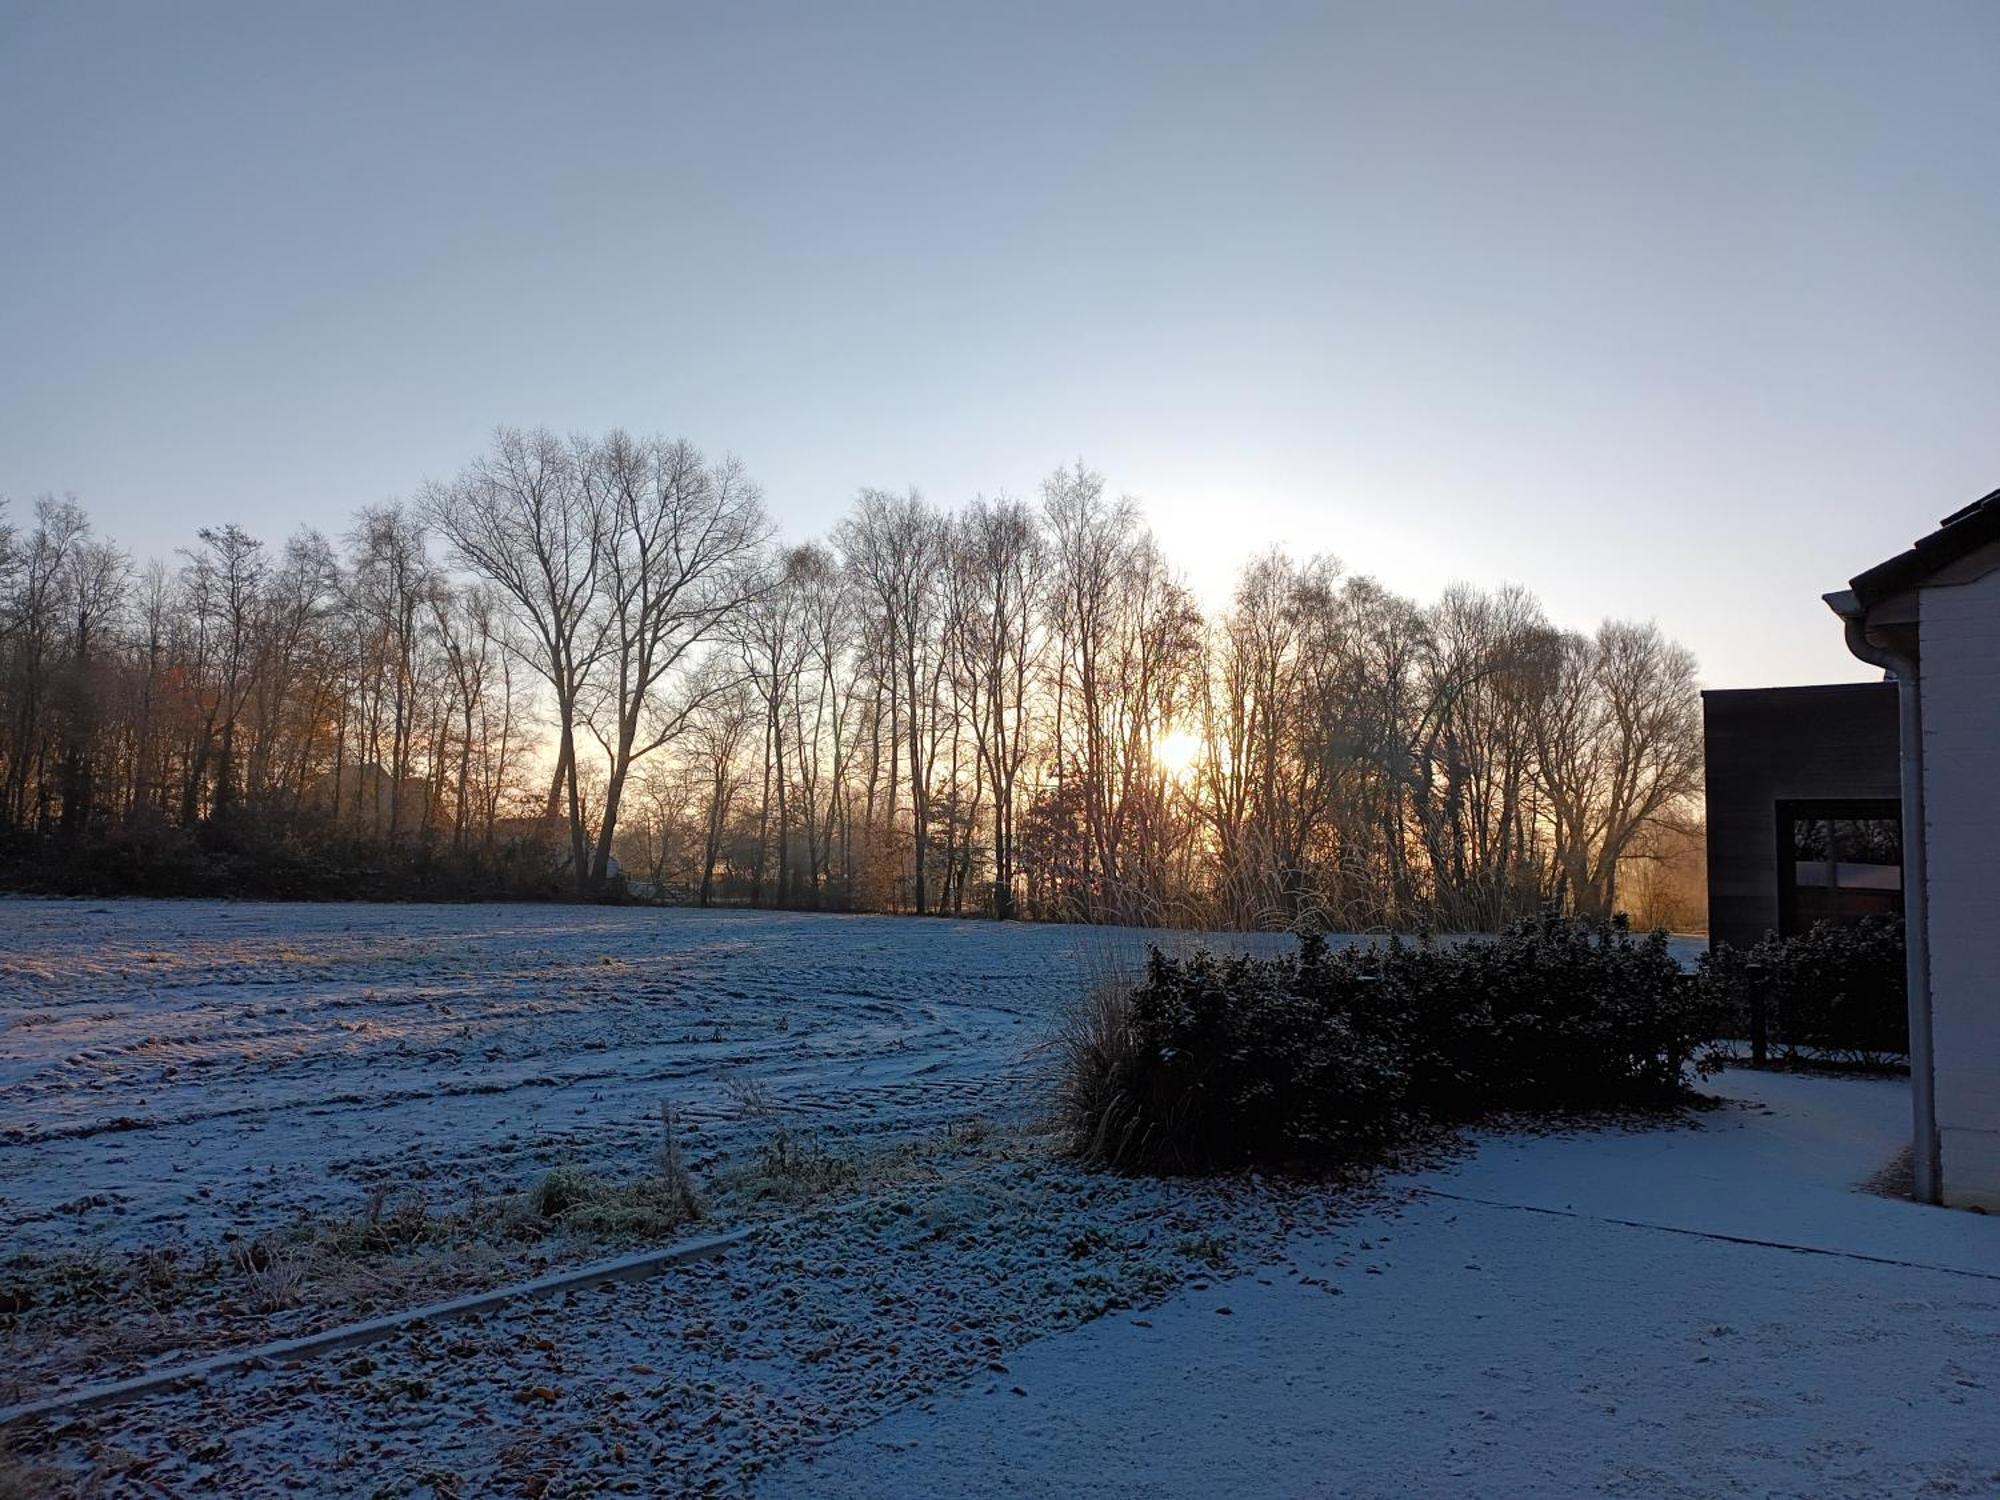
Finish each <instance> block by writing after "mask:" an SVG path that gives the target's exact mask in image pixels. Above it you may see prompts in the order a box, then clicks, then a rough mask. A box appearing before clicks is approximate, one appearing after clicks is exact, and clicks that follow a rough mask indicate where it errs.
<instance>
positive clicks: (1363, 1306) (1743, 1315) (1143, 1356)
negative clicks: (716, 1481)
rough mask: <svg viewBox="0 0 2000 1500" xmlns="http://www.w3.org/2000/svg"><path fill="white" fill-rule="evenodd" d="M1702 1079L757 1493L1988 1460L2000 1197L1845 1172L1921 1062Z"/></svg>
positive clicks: (1813, 1487)
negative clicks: (1692, 1123)
mask: <svg viewBox="0 0 2000 1500" xmlns="http://www.w3.org/2000/svg"><path fill="white" fill-rule="evenodd" d="M1715 1091H1716V1092H1717V1093H1719V1094H1721V1095H1723V1096H1724V1097H1725V1098H1727V1099H1729V1100H1731V1101H1732V1103H1733V1105H1734V1107H1731V1108H1726V1109H1724V1110H1722V1111H1720V1112H1718V1113H1716V1114H1714V1115H1711V1116H1707V1117H1705V1118H1704V1119H1703V1120H1702V1121H1701V1124H1700V1126H1699V1128H1697V1129H1695V1130H1691V1131H1661V1132H1640V1133H1620V1132H1604V1133H1594V1134H1589V1135H1583V1136H1576V1137H1567V1138H1551V1137H1513V1138H1508V1137H1501V1138H1498V1139H1493V1140H1489V1141H1487V1142H1485V1143H1484V1144H1483V1145H1482V1146H1481V1148H1480V1149H1479V1151H1478V1152H1477V1153H1476V1154H1475V1155H1473V1156H1472V1157H1471V1158H1470V1159H1469V1160H1467V1161H1465V1162H1463V1163H1460V1164H1458V1165H1455V1166H1453V1167H1451V1168H1448V1169H1443V1170H1434V1171H1429V1172H1424V1173H1419V1174H1415V1175H1411V1176H1407V1177H1404V1178H1401V1179H1398V1180H1397V1181H1395V1182H1394V1183H1392V1184H1390V1190H1391V1191H1392V1192H1394V1193H1395V1194H1396V1195H1397V1196H1398V1197H1399V1198H1400V1199H1401V1202H1400V1205H1399V1207H1398V1208H1397V1209H1396V1211H1394V1212H1377V1213H1372V1214H1369V1215H1366V1216H1364V1217H1361V1218H1359V1219H1356V1220H1354V1221H1353V1222H1351V1223H1349V1224H1346V1225H1343V1226H1340V1227H1339V1228H1337V1229H1335V1230H1332V1231H1329V1232H1324V1233H1317V1234H1312V1235H1309V1236H1303V1237H1297V1238H1294V1239H1292V1240H1291V1241H1290V1242H1289V1243H1288V1245H1287V1249H1286V1255H1285V1259H1284V1260H1283V1262H1282V1264H1281V1265H1279V1266H1277V1267H1275V1268H1273V1269H1272V1270H1270V1271H1266V1272H1261V1273H1257V1274H1252V1275H1245V1276H1240V1277H1237V1278H1235V1279H1233V1280H1230V1281H1227V1282H1222V1283H1218V1284H1216V1285H1214V1286H1211V1287H1208V1288H1206V1289H1204V1290H1202V1291H1201V1292H1199V1293H1195V1292H1183V1293H1181V1294H1179V1295H1177V1296H1176V1297H1174V1298H1173V1299H1171V1300H1170V1301H1169V1302H1168V1303H1166V1305H1164V1306H1162V1307H1160V1308H1157V1309H1155V1310H1153V1311H1151V1312H1149V1313H1146V1314H1145V1315H1144V1316H1143V1317H1138V1316H1124V1317H1114V1318H1107V1319H1105V1320H1103V1321H1101V1322H1097V1323H1094V1324H1092V1325H1090V1326H1088V1327H1086V1328H1082V1329H1079V1330H1076V1331H1074V1332H1072V1333H1068V1334H1065V1335H1063V1336H1060V1337H1057V1338H1052V1339H1048V1340H1044V1341H1042V1342H1041V1343H1039V1344H1036V1345H1035V1346H1033V1347H1032V1348H1030V1349H1027V1350H1024V1351H1022V1352H1021V1353H1020V1354H1018V1355H1017V1356H1015V1357H1014V1358H1013V1359H1012V1360H1011V1361H1010V1362H1009V1363H1010V1370H1009V1374H1008V1375H1007V1376H1006V1377H1005V1378H1004V1379H1000V1380H992V1381H985V1382H975V1383H974V1384H973V1385H971V1386H969V1387H966V1388H964V1389H962V1390H961V1391H959V1392H958V1393H956V1394H954V1395H953V1397H952V1398H951V1399H950V1400H949V1401H947V1402H944V1403H942V1404H940V1405H939V1406H938V1407H937V1408H936V1409H935V1410H933V1411H919V1410H909V1409H905V1410H904V1411H902V1412H899V1413H897V1414H895V1415H894V1416H892V1417H890V1418H888V1419H887V1420H885V1421H883V1422H879V1423H876V1424H875V1425H873V1426H871V1427H869V1428H867V1429H865V1430H863V1431H859V1432H856V1433H853V1434H850V1435H848V1436H847V1437H846V1438H844V1439H843V1440H841V1441H840V1442H838V1443H835V1444H832V1445H829V1446H828V1447H826V1448H824V1449H821V1450H819V1451H818V1452H815V1453H813V1454H811V1455H809V1456H801V1457H800V1458H797V1459H795V1460H794V1461H793V1462H792V1463H791V1464H790V1465H789V1466H788V1467H787V1468H786V1469H784V1470H783V1471H781V1472H780V1473H778V1474H777V1475H775V1476H773V1478H772V1480H771V1481H770V1482H769V1483H767V1484H765V1485H764V1486H761V1487H760V1488H759V1490H758V1493H759V1494H762V1495H769V1496H788V1495H800V1496H804V1495H812V1496H820V1497H833V1496H841V1495H855V1496H860V1495H870V1496H874V1495H920V1494H952V1493H979V1494H1004V1495H1022V1496H1037V1495H1047V1496H1055V1495H1064V1496H1140V1495H1144V1496H1178V1495H1187V1496H1208V1495H1214V1494H1217V1493H1223V1492H1238V1493H1257V1494H1276V1495H1311V1496H1351V1495H1428V1494H1448V1495H1491V1496H1519V1495H1532V1494H1558V1495H1571V1494H1597V1495H1632V1496H1718V1495H1757V1496H1778V1495H1786V1496H1791V1495H1796V1496H1815V1497H1820V1496H1850V1495H1851V1496H1877V1495H1884V1494H1919V1493H1921V1494H1951V1493H1963V1494H1982V1495H1983V1494H1991V1493H1993V1492H1994V1491H1995V1489H1996V1488H2000V1398H1996V1394H1995V1392H1996V1390H2000V1223H1995V1222H1994V1221H1993V1220H1992V1219H1989V1218H1984V1217H1980V1216H1976V1215H1970V1214H1961V1213H1954V1212H1951V1211H1948V1210H1941V1209H1927V1208H1921V1207H1918V1206H1916V1205H1914V1204H1911V1203H1909V1202H1906V1201H1895V1200H1890V1199H1887V1198H1882V1197H1876V1196H1871V1195H1869V1194H1866V1193H1863V1192H1859V1191H1857V1185H1858V1184H1859V1183H1861V1182H1863V1181H1865V1180H1866V1179H1867V1178H1868V1177H1870V1176H1871V1175H1872V1174H1873V1173H1875V1172H1876V1171H1877V1170H1879V1169H1880V1168H1881V1167H1883V1166H1884V1165H1886V1164H1887V1163H1888V1162H1889V1161H1890V1160H1891V1159H1893V1157H1894V1156H1895V1154H1896V1152H1897V1151H1898V1150H1899V1149H1900V1148H1901V1147H1902V1146H1903V1144H1904V1143H1905V1141H1906V1140H1907V1129H1908V1124H1907V1122H1908V1091H1907V1087H1906V1086H1905V1085H1903V1084H1901V1083H1897V1082H1877V1081H1862V1080H1845V1079H1825V1078H1798V1077H1787V1076H1773V1075H1754V1074H1741V1073H1738V1074H1728V1075H1725V1076H1724V1077H1723V1078H1721V1079H1719V1080H1717V1081H1716V1088H1715ZM1719 1236H1731V1238H1720V1237H1719ZM1750 1240H1756V1241H1761V1242H1762V1243H1749V1242H1747V1241H1750ZM1802 1252H1819V1253H1802ZM1328 1293H1338V1295H1328Z"/></svg>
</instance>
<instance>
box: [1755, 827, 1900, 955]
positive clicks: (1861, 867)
mask: <svg viewBox="0 0 2000 1500" xmlns="http://www.w3.org/2000/svg"><path fill="white" fill-rule="evenodd" d="M1902 913H1903V821H1902V814H1901V809H1900V808H1899V807H1898V806H1897V804H1896V803H1894V802H1880V801H1857V802H1780V803H1779V804H1778V930H1779V931H1780V932H1781V933H1784V934H1786V935H1787V936H1789V935H1790V934H1792V933H1795V932H1803V931H1804V930H1805V929H1806V928H1808V927H1811V926H1812V925H1813V924H1814V923H1816V922H1826V921H1834V922H1853V921H1858V920H1859V919H1860V918H1862V917H1871V916H1901V915H1902Z"/></svg>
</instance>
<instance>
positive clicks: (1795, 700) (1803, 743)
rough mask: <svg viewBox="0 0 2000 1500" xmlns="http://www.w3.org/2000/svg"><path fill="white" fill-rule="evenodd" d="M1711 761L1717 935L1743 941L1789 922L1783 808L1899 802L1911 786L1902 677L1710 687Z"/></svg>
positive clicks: (1711, 869) (1718, 939)
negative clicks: (1905, 759) (1783, 907)
mask: <svg viewBox="0 0 2000 1500" xmlns="http://www.w3.org/2000/svg"><path fill="white" fill-rule="evenodd" d="M1701 697H1702V718H1703V721H1704V725H1705V732H1706V746H1707V747H1706V759H1707V768H1708V940H1709V943H1710V944H1711V945H1713V944H1716V943H1729V944H1732V945H1734V946H1737V947H1742V946H1745V945H1747V944H1750V943H1754V942H1756V941H1757V940H1758V939H1759V938H1761V937H1762V936H1763V935H1764V934H1765V933H1766V932H1773V931H1776V930H1777V929H1778V927H1779V924H1780V915H1781V914H1780V900H1781V891H1782V890H1783V889H1784V888H1785V886H1786V885H1788V884H1789V881H1790V878H1791V876H1790V871H1789V870H1786V871H1785V872H1784V879H1783V881H1781V878H1780V853H1779V848H1778V844H1779V838H1780V816H1781V808H1783V807H1786V806H1790V805H1794V804H1798V803H1826V804H1829V805H1831V804H1837V803H1848V804H1857V805H1868V806H1890V805H1892V804H1894V803H1895V801H1896V799H1897V797H1898V796H1899V794H1900V791H1901V780H1900V776H1901V771H1900V764H1899V756H1900V753H1901V751H1900V726H1899V724H1898V722H1897V709H1896V685H1895V684H1894V683H1891V682H1857V683H1836V684H1831V685H1828V686H1825V687H1796V688H1745V689H1736V690H1730V691H1714V692H1707V693H1703V694H1702V695H1701Z"/></svg>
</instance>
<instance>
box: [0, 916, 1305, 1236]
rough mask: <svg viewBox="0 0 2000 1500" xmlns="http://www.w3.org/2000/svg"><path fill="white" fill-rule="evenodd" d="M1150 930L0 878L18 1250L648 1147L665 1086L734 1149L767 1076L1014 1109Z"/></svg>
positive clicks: (1, 1098) (1, 1060) (448, 1184)
mask: <svg viewBox="0 0 2000 1500" xmlns="http://www.w3.org/2000/svg"><path fill="white" fill-rule="evenodd" d="M1150 936H1151V935H1148V934H1143V933H1138V932H1134V931H1130V930H1117V929H1083V928H1074V927H1026V926H1013V927H1004V928H1003V927H1000V926H998V925H996V924H993V923H979V922H951V921H912V920H907V919H895V918H869V917H837V916H825V915H797V916H793V915H785V914H778V913H742V912H698V911H689V910H649V909H632V908H578V907H563V906H439V905H430V906H369V905H347V904H340V905H324V906H296V905H279V904H267V903H218V902H143V901H123V902H105V903H90V904H84V903H78V902H59V901H0V1208H4V1210H5V1212H6V1213H7V1215H8V1218H9V1219H10V1221H11V1222H12V1224H13V1226H14V1228H13V1232H12V1235H11V1236H10V1243H11V1245H12V1246H13V1248H16V1249H20V1250H28V1251H35V1252H43V1253H46V1252H50V1251H54V1250H62V1249H75V1248H77V1247H79V1246H80V1245H88V1246H89V1247H91V1248H103V1247H107V1246H119V1247H131V1246H144V1245H151V1244H156V1243H158V1242H159V1241H160V1239H161V1237H162V1236H185V1237H187V1238H189V1239H192V1240H195V1241H208V1240H212V1239H213V1238H214V1237H215V1236H216V1235H217V1234H219V1233H221V1232H223V1231H226V1230H228V1231H236V1232H240V1233H244V1234H250V1233H255V1232H257V1231H259V1230H261V1229H264V1228H268V1227H270V1226H273V1225H276V1224H281V1223H285V1222H288V1221H290V1220H293V1219H295V1218H297V1217H298V1216H299V1215H300V1214H303V1213H307V1212H319V1213H326V1212H338V1211H345V1210H352V1209H353V1208H354V1207H355V1206H356V1205H358V1204H359V1203H360V1202H361V1201H362V1200H363V1199H364V1198H365V1197H366V1195H367V1192H368V1190H369V1189H370V1187H372V1186H373V1185H375V1184H376V1183H380V1182H395V1183H401V1182H405V1181H411V1180H415V1181H420V1182H423V1183H425V1184H426V1185H427V1188H428V1190H429V1191H431V1192H433V1193H434V1194H436V1195H438V1196H441V1197H447V1198H457V1197H460V1196H463V1195H465V1194H467V1193H469V1192H471V1191H474V1190H483V1191H493V1190H497V1189H500V1188H505V1187H512V1186H517V1185H519V1184H520V1183H522V1182H525V1181H529V1180H532V1178H533V1177H534V1176H536V1175H537V1174H538V1173H539V1172H541V1171H543V1170H546V1169H547V1167H549V1166H550V1165H553V1164H554V1163H556V1162H558V1161H571V1160H578V1161H583V1162H585V1163H592V1164H594V1163H600V1162H601V1163H611V1164H617V1165H622V1164H627V1163H630V1162H632V1161H635V1160H638V1159H641V1158H643V1156H644V1155H645V1154H646V1152H648V1151H650V1149H651V1146H652V1143H653V1141H654V1140H655V1138H656V1137H657V1133H658V1111H659V1107H660V1105H661V1103H662V1102H667V1103H670V1104H671V1105H672V1106H673V1107H674V1109H675V1111H676V1113H677V1114H678V1115H679V1116H680V1117H681V1118H682V1120H683V1122H684V1126H685V1128H687V1129H688V1130H690V1131H691V1132H692V1133H693V1134H694V1135H695V1137H696V1138H697V1140H698V1141H703V1142H704V1143H705V1144H706V1145H708V1146H709V1147H711V1148H713V1149H722V1148H723V1147H724V1146H726V1145H727V1143H728V1141H727V1138H728V1136H729V1135H730V1133H731V1122H732V1121H734V1120H736V1118H737V1117H738V1116H739V1115H740V1114H741V1113H742V1111H741V1110H740V1109H739V1108H738V1106H737V1103H736V1095H735V1094H734V1093H733V1092H732V1091H733V1090H735V1089H738V1088H740V1087H741V1086H742V1085H744V1084H746V1083H751V1082H754V1083H755V1084H756V1085H758V1086H759V1087H761V1088H762V1089H763V1090H765V1091H766V1092H767V1093H768V1094H769V1095H770V1096H771V1097H773V1098H775V1099H777V1100H779V1101H781V1102H782V1103H783V1104H784V1106H785V1108H786V1110H787V1112H788V1114H789V1115H791V1116H792V1117H793V1118H795V1119H798V1120H801V1121H806V1122H810V1123H812V1124H814V1125H817V1126H821V1127H824V1128H827V1129H838V1130H842V1131H849V1132H854V1131H860V1132H889V1133H894V1132H902V1133H909V1132H913V1131H922V1130H927V1129H930V1128H933V1127H935V1126H937V1125H939V1124H941V1123H942V1122H944V1121H947V1120H950V1119H954V1118H962V1117H964V1116H966V1115H969V1114H975V1113H990V1112H992V1111H993V1110H995V1109H996V1108H1000V1107H1003V1106H1005V1105H1006V1104H1007V1103H1008V1102H1009V1100H1010V1097H1011V1096H1013V1095H1015V1094H1017V1093H1018V1084H1019V1080H1020V1078H1021V1077H1022V1075H1023V1073H1024V1071H1027V1070H1029V1069H1031V1068H1032V1066H1033V1059H1034V1054H1035V1052H1036V1049H1037V1047H1038V1046H1039V1045H1040V1044H1042V1043H1043V1042H1044V1041H1045V1039H1046V1036H1047V1032H1048V1026H1049V1023H1050V1020H1051V1018H1052V1017H1053V1015H1054V1014H1055V1012H1056V1010H1057V1009H1058V1008H1059V1007H1060V1006H1061V1005H1062V1004H1063V1003H1064V1002H1065V1001H1067V999H1068V998H1069V997H1070V996H1071V995H1073V994H1074V993H1075V991H1076V989H1077V986H1078V985H1079V984H1080V983H1081V982H1082V981H1083V978H1084V977H1085V975H1086V974H1087V972H1088V971H1089V969H1090V968H1091V966H1092V965H1094V964H1097V963H1100V962H1102V961H1104V960H1105V958H1106V957H1107V955H1112V956H1117V957H1121V958H1130V957H1132V956H1134V955H1137V954H1141V953H1143V950H1144V944H1145V942H1146V941H1147V940H1148V939H1149V937H1150ZM1172 938H1173V940H1175V941H1187V940H1188V939H1186V938H1185V937H1184V936H1182V935H1178V934H1175V935H1172ZM1216 941H1219V942H1223V943H1227V944H1235V945H1244V946H1255V947H1261V948H1265V949H1275V948H1281V947H1284V946H1287V945H1288V944H1289V939H1286V938H1283V937H1281V936H1279V935H1263V936H1255V937H1246V938H1238V937H1232V936H1224V937H1220V938H1218V939H1216ZM163 1167H164V1168H165V1170H163Z"/></svg>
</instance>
